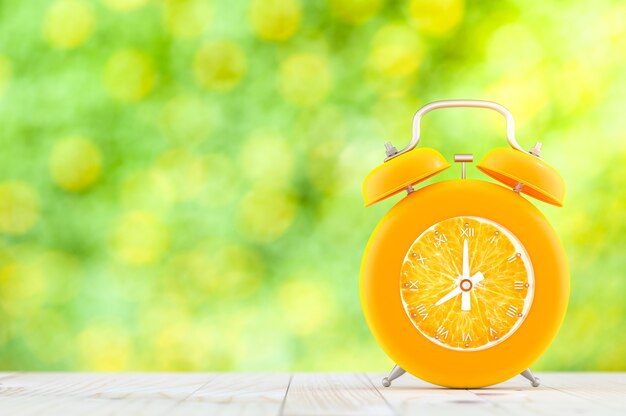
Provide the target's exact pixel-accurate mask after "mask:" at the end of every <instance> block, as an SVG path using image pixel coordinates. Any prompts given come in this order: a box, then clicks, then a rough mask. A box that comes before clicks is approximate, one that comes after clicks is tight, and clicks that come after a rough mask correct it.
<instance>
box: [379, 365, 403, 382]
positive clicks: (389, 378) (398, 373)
mask: <svg viewBox="0 0 626 416" xmlns="http://www.w3.org/2000/svg"><path fill="white" fill-rule="evenodd" d="M404 373H406V371H404V370H403V369H402V368H400V366H399V365H396V366H395V367H394V368H393V370H391V373H389V375H388V376H387V377H385V378H383V386H384V387H389V386H391V382H392V381H393V380H395V379H397V378H398V377H400V376H401V375H402V374H404Z"/></svg>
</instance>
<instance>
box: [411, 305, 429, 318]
mask: <svg viewBox="0 0 626 416" xmlns="http://www.w3.org/2000/svg"><path fill="white" fill-rule="evenodd" d="M415 311H416V312H414V313H413V318H417V315H419V316H421V317H422V321H423V320H424V319H426V318H427V317H428V312H426V307H424V305H421V304H420V305H417V308H415Z"/></svg>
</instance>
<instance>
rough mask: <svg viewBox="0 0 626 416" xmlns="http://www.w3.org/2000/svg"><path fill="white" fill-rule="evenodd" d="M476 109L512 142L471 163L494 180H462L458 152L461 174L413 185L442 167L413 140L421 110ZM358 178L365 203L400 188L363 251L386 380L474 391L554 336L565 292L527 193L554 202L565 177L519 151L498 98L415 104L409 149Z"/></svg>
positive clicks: (562, 262)
mask: <svg viewBox="0 0 626 416" xmlns="http://www.w3.org/2000/svg"><path fill="white" fill-rule="evenodd" d="M450 107H478V108H487V109H491V110H495V111H497V112H499V113H500V114H502V115H503V116H504V117H505V119H506V124H507V139H508V142H509V144H510V146H511V148H505V149H494V150H492V151H490V152H489V153H488V154H487V155H486V156H485V157H484V159H483V160H482V161H481V162H480V163H479V164H478V165H477V168H478V169H479V170H480V171H482V172H483V173H485V174H486V175H488V176H490V177H491V178H493V179H495V180H496V181H498V182H499V183H500V184H496V183H493V182H488V181H486V180H469V179H466V178H465V176H466V175H465V169H466V163H469V162H472V161H473V156H472V155H471V154H457V155H455V156H454V160H455V161H456V162H461V164H462V174H461V179H458V180H449V181H442V182H438V183H434V184H432V185H429V186H425V187H422V188H417V187H416V185H417V184H419V183H420V182H422V181H424V180H425V179H427V178H430V177H431V176H433V175H436V174H437V173H439V172H441V171H443V170H445V169H447V168H449V167H450V164H449V163H448V162H447V161H446V160H445V159H444V157H443V156H442V155H441V154H440V153H439V152H437V151H436V150H433V149H428V148H416V146H417V144H418V143H419V140H420V121H421V119H422V117H423V116H424V115H425V114H426V113H428V112H429V111H432V110H435V109H439V108H450ZM385 146H386V154H387V158H386V159H385V161H384V163H383V164H382V165H381V166H378V167H377V168H375V169H374V170H373V171H371V172H370V173H369V174H368V175H367V177H366V178H365V181H364V183H363V197H364V199H365V206H370V205H373V204H375V203H377V202H380V201H383V200H384V199H386V198H388V197H390V196H392V195H395V194H397V193H399V192H403V191H405V192H406V196H405V197H404V198H403V199H402V200H400V201H399V202H398V203H397V204H396V205H394V206H393V208H391V210H390V211H389V212H388V213H387V214H386V215H385V217H384V218H383V219H382V220H381V221H380V222H379V223H378V225H377V227H376V229H375V230H374V232H373V234H372V236H371V237H370V240H369V242H368V244H367V247H366V249H365V253H364V255H363V262H362V266H361V304H362V306H363V311H364V314H365V318H366V321H367V324H368V326H369V328H370V330H371V331H372V334H373V335H374V337H375V339H376V341H377V342H378V343H379V344H380V346H381V347H382V348H383V350H384V351H385V353H386V354H387V355H388V356H389V357H390V358H391V359H392V360H393V361H394V362H395V363H396V366H395V367H394V369H393V370H392V371H391V373H390V374H389V376H388V377H385V378H384V379H383V385H384V386H386V387H388V386H390V385H391V381H392V380H394V379H395V378H397V377H399V376H401V375H402V374H403V373H405V372H409V373H411V374H413V375H414V376H416V377H419V378H421V379H423V380H425V381H428V382H431V383H433V384H438V385H441V386H446V387H453V388H470V387H483V386H488V385H492V384H496V383H499V382H502V381H504V380H507V379H509V378H511V377H513V376H514V375H516V374H520V373H521V374H522V375H523V376H524V377H526V378H527V379H529V380H530V381H531V383H532V385H533V386H534V387H536V386H538V385H539V380H538V379H537V378H535V377H534V376H533V374H532V373H531V371H530V369H529V367H530V365H531V364H532V363H533V362H534V361H535V360H536V359H537V358H538V357H539V356H540V355H541V354H542V353H543V352H544V351H545V350H546V348H547V347H548V346H549V344H550V342H551V341H552V339H553V338H554V337H555V336H556V333H557V332H558V330H559V327H560V325H561V323H562V321H563V318H564V316H565V310H566V308H567V301H568V297H569V274H568V269H567V262H566V258H565V253H564V250H563V248H562V246H561V244H560V242H559V239H558V237H557V235H556V233H555V231H554V230H553V229H552V227H551V226H550V224H549V223H548V221H547V220H546V218H545V217H544V216H543V214H542V213H541V212H540V211H539V210H538V209H537V208H536V207H535V206H534V205H533V204H532V203H531V202H530V201H529V200H528V199H527V198H525V197H524V195H525V196H529V197H532V198H535V199H538V200H540V201H544V202H547V203H549V204H553V205H556V206H562V205H563V197H564V194H565V184H564V182H563V179H562V178H561V176H560V175H559V174H558V173H557V172H556V170H554V169H553V168H551V167H550V166H548V164H546V162H545V161H544V160H543V159H542V158H541V154H540V149H541V143H537V144H535V146H534V147H533V148H532V149H531V150H530V151H528V152H527V151H525V150H524V149H523V148H522V147H520V145H519V144H518V143H517V140H516V138H515V130H514V120H513V116H512V115H511V113H510V112H509V111H508V110H507V109H506V108H504V107H503V106H501V105H499V104H496V103H493V102H489V101H477V100H446V101H436V102H432V103H430V104H428V105H426V106H424V107H422V108H421V109H420V110H419V111H417V113H416V114H415V117H414V119H413V136H412V139H411V142H410V143H409V145H408V146H407V147H406V148H404V149H402V150H401V151H397V150H396V148H395V147H394V146H392V145H391V143H387V144H386V145H385Z"/></svg>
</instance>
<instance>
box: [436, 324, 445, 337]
mask: <svg viewBox="0 0 626 416" xmlns="http://www.w3.org/2000/svg"><path fill="white" fill-rule="evenodd" d="M435 338H443V339H448V330H447V329H445V328H444V327H443V325H441V326H440V327H439V328H437V335H435Z"/></svg>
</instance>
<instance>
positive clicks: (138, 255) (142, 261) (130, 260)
mask: <svg viewBox="0 0 626 416" xmlns="http://www.w3.org/2000/svg"><path fill="white" fill-rule="evenodd" d="M169 241H170V237H169V231H168V229H167V227H166V226H165V224H163V222H162V221H161V219H160V218H159V217H158V216H156V215H155V214H152V213H150V212H146V211H133V212H130V213H128V214H125V215H124V216H122V217H121V218H120V219H119V220H118V221H117V224H115V227H114V229H113V234H112V242H111V243H112V246H113V250H114V251H115V254H116V255H117V257H118V258H119V259H120V260H121V261H122V262H124V263H126V264H130V265H146V264H152V263H155V262H156V261H158V260H159V259H160V258H161V256H162V255H163V254H164V253H165V251H166V250H167V248H168V246H169Z"/></svg>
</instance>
